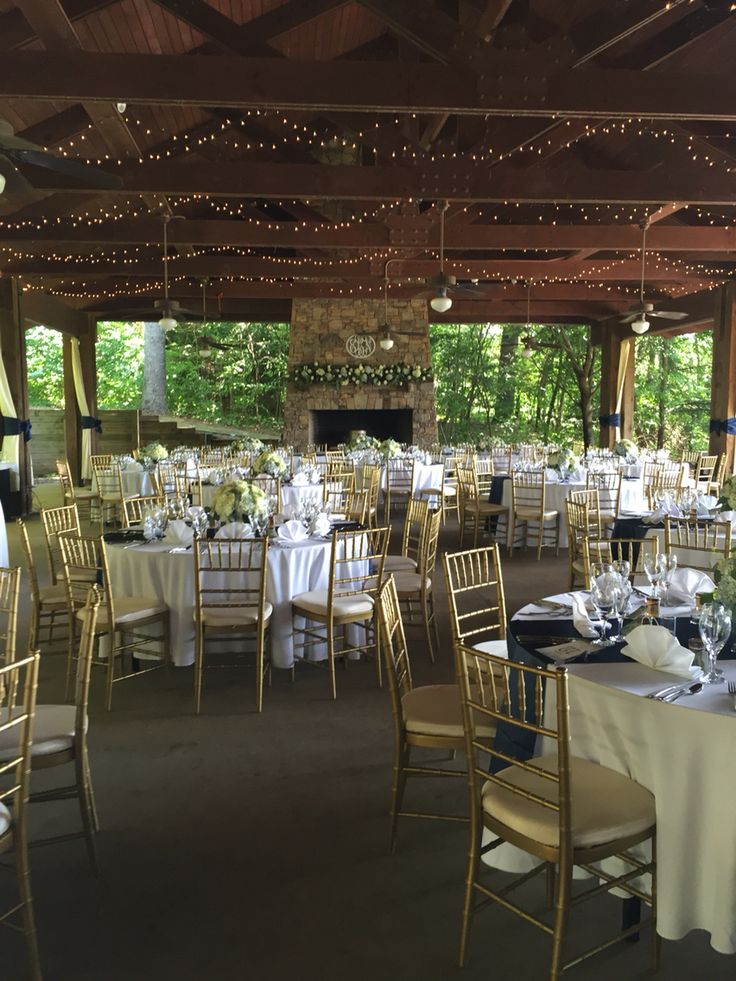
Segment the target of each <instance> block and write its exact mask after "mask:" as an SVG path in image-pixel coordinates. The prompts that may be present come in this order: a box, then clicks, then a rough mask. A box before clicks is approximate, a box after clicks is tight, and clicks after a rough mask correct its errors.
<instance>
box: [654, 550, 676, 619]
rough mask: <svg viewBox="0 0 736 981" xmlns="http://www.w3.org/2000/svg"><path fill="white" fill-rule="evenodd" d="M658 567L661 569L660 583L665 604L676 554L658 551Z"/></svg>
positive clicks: (674, 567) (674, 566)
mask: <svg viewBox="0 0 736 981" xmlns="http://www.w3.org/2000/svg"><path fill="white" fill-rule="evenodd" d="M658 561H659V567H660V569H661V571H662V574H661V579H660V581H661V583H662V585H663V586H664V590H663V594H662V599H663V601H664V604H665V606H666V605H667V600H668V596H667V594H668V592H669V588H670V583H671V582H672V575H673V573H674V571H675V569H676V568H677V556H676V555H675V554H674V553H673V552H667V553H666V554H665V553H660V555H659V556H658Z"/></svg>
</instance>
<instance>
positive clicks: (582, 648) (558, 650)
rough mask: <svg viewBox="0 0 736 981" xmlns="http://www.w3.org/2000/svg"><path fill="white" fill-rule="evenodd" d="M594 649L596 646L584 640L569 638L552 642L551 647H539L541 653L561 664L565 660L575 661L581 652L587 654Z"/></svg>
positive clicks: (538, 650)
mask: <svg viewBox="0 0 736 981" xmlns="http://www.w3.org/2000/svg"><path fill="white" fill-rule="evenodd" d="M592 650H595V647H594V646H593V645H592V644H589V643H587V642H586V641H584V640H568V641H565V642H564V643H562V644H552V646H551V647H538V648H537V652H538V653H539V654H544V655H545V657H548V658H550V659H551V660H552V661H557V662H558V663H560V664H562V663H564V662H565V661H573V660H575V658H576V657H580V655H581V654H587V653H589V651H592Z"/></svg>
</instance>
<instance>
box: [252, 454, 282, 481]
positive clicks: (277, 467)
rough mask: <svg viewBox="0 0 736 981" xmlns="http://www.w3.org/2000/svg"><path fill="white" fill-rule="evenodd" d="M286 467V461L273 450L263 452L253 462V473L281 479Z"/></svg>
mask: <svg viewBox="0 0 736 981" xmlns="http://www.w3.org/2000/svg"><path fill="white" fill-rule="evenodd" d="M287 469H288V467H287V464H286V460H284V458H283V457H282V456H281V454H280V453H277V452H276V451H275V450H263V451H262V452H261V453H259V454H258V456H257V457H256V458H255V460H254V461H253V473H254V475H255V476H258V474H262V473H263V474H267V475H268V476H269V477H283V475H284V474H285V473H286V471H287Z"/></svg>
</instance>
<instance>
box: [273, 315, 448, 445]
mask: <svg viewBox="0 0 736 981" xmlns="http://www.w3.org/2000/svg"><path fill="white" fill-rule="evenodd" d="M388 320H389V323H390V324H391V327H392V328H393V329H394V330H396V331H409V332H411V334H395V335H394V340H395V344H394V346H393V348H392V349H391V350H390V351H383V350H382V349H381V348H380V346H379V345H378V343H377V342H378V340H379V336H378V328H379V326H380V325H381V324H383V322H384V305H383V301H382V300H294V301H293V302H292V312H291V337H290V341H289V371H291V370H292V369H294V368H295V367H297V366H299V365H302V364H314V362H317V363H318V364H319V365H320V366H324V365H326V364H331V365H333V366H335V367H337V368H339V367H340V366H342V365H352V366H356V365H359V364H361V363H363V364H370V365H371V366H373V367H375V366H376V365H377V364H385V365H390V364H396V363H399V362H403V363H406V364H409V365H410V366H411V367H419V368H422V369H427V368H431V366H432V360H431V352H430V345H429V332H428V320H427V301H426V300H392V301H389V306H388ZM353 334H368V335H370V336H371V337H372V338H373V339H375V341H376V348H375V351H374V352H373V353H372V354H371V355H370V357H369V358H366V359H358V358H355V357H352V356H351V355H350V354H349V353H348V351H347V349H346V342H347V340H348V338H349V337H351V335H353ZM355 429H365V430H366V432H367V433H368V434H369V435H375V436H377V437H378V438H380V439H387V438H389V437H392V438H394V439H397V440H399V441H400V442H406V443H423V444H428V443H433V442H436V441H437V416H436V413H435V401H434V383H433V382H432V381H423V382H409V383H408V384H407V385H406V386H405V387H399V386H383V385H374V384H361V385H354V384H348V385H340V386H339V387H334V386H332V385H323V384H310V385H308V386H307V387H302V386H301V385H296V384H294V383H293V382H289V383H288V384H287V387H286V406H285V410H284V441H285V442H286V443H290V444H292V445H294V446H297V447H299V448H303V447H305V446H306V445H307V443H312V442H317V443H327V444H329V445H336V444H337V443H340V442H345V441H346V439H347V438H349V433H350V431H351V430H355Z"/></svg>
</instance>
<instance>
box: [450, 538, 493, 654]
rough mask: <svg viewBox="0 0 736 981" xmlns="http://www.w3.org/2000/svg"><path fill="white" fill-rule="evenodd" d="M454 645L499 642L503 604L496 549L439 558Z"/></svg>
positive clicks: (452, 554) (473, 550) (474, 550)
mask: <svg viewBox="0 0 736 981" xmlns="http://www.w3.org/2000/svg"><path fill="white" fill-rule="evenodd" d="M443 563H444V570H445V582H446V584H447V597H448V602H449V605H450V626H451V628H452V637H453V640H454V641H457V642H462V643H466V644H473V643H479V642H481V641H484V640H503V639H504V637H505V636H506V601H505V597H504V589H503V577H502V574H501V557H500V553H499V550H498V545H491V546H489V547H487V548H477V549H471V550H470V551H466V552H453V553H445V555H444V556H443Z"/></svg>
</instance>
